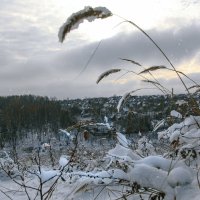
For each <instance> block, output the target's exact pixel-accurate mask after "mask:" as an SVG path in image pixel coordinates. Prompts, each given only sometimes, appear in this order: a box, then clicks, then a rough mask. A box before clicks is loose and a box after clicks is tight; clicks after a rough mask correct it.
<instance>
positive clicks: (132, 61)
mask: <svg viewBox="0 0 200 200" xmlns="http://www.w3.org/2000/svg"><path fill="white" fill-rule="evenodd" d="M120 59H121V60H125V61H128V62H131V63H133V64H135V65H138V66H142V65H141V64H140V63H138V62H136V61H134V60H130V59H126V58H120Z"/></svg>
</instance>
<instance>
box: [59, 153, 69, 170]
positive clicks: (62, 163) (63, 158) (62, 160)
mask: <svg viewBox="0 0 200 200" xmlns="http://www.w3.org/2000/svg"><path fill="white" fill-rule="evenodd" d="M68 163H69V160H68V158H67V157H66V156H64V155H63V156H61V157H60V159H59V166H60V167H61V169H63V168H64V167H65V166H66V165H67V164H68Z"/></svg>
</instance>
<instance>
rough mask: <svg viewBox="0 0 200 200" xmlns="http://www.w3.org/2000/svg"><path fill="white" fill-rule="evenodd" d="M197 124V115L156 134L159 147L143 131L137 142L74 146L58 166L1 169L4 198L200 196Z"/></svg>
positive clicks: (180, 199)
mask: <svg viewBox="0 0 200 200" xmlns="http://www.w3.org/2000/svg"><path fill="white" fill-rule="evenodd" d="M199 124H200V117H198V116H189V117H187V118H186V119H184V120H183V121H182V122H181V123H176V124H173V125H172V126H170V127H169V128H168V129H167V130H164V131H161V132H159V133H158V136H159V137H158V138H159V140H161V141H162V143H160V145H159V140H158V141H157V143H154V142H152V141H151V140H150V138H147V137H146V136H142V134H141V133H140V134H139V139H138V140H136V139H135V141H134V139H133V140H130V138H129V139H127V138H126V136H125V135H123V134H122V133H116V144H115V145H114V147H112V145H110V146H109V145H108V144H109V142H108V143H106V144H107V145H102V144H101V145H100V144H99V143H96V145H95V143H93V144H91V143H90V142H89V141H85V143H82V144H79V145H78V146H77V147H76V146H75V145H72V147H71V149H68V151H65V152H66V154H65V155H61V156H59V157H56V158H55V161H54V163H55V165H54V166H51V164H50V162H49V165H47V163H45V162H44V163H45V165H44V163H43V162H41V163H43V164H40V165H39V162H35V163H34V162H33V163H34V164H33V165H29V167H27V168H26V169H24V168H22V167H21V168H20V170H19V171H15V173H14V175H13V174H12V175H11V177H13V180H10V179H9V177H7V176H5V174H4V175H3V173H2V172H1V176H0V180H1V182H0V199H16V200H21V199H28V195H29V197H30V199H41V197H40V195H41V194H43V199H45V197H46V199H82V200H86V199H91V200H92V199H113V200H114V199H136V200H137V199H152V200H153V199H165V200H174V199H176V200H188V199H193V200H197V199H200V181H199V180H200V176H199V169H200V162H199V161H200V160H199V153H200V148H199V144H200V143H199V138H200V128H199ZM133 141H134V142H135V143H134V145H133ZM163 141H164V142H163ZM164 145H165V148H164ZM73 149H74V150H73ZM161 152H163V153H162V154H161ZM38 155H40V154H38ZM38 155H37V156H38ZM49 155H50V154H48V152H47V153H46V154H45V152H43V153H41V157H40V158H41V160H42V159H45V156H46V157H48V156H49ZM56 155H58V154H56ZM37 156H36V157H35V159H36V160H37V159H39V157H37ZM22 172H23V173H22ZM17 174H18V175H20V176H16V175H17ZM16 182H17V183H18V184H16ZM55 183H56V184H55ZM24 185H25V186H27V187H26V191H25V190H24ZM41 188H42V190H41ZM50 188H51V190H49V189H50ZM37 189H39V190H37ZM46 191H48V192H47V193H46ZM52 191H53V192H52ZM38 192H41V193H38ZM51 192H52V194H51ZM37 193H38V195H37ZM27 194H28V195H27ZM49 194H51V195H49ZM48 195H49V196H48ZM35 196H37V197H36V198H35Z"/></svg>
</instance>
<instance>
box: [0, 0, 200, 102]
mask: <svg viewBox="0 0 200 200" xmlns="http://www.w3.org/2000/svg"><path fill="white" fill-rule="evenodd" d="M84 6H93V7H96V6H105V7H107V8H108V9H110V10H111V11H112V13H114V14H116V15H114V16H113V17H111V18H110V19H105V20H96V21H95V22H92V23H89V22H84V23H83V24H81V26H80V27H79V29H77V30H74V31H71V32H70V33H69V34H68V35H67V37H66V40H65V41H64V43H63V44H61V43H59V42H58V37H57V35H58V30H59V27H60V26H61V25H62V24H63V23H64V22H65V21H66V19H67V17H69V16H70V15H71V14H72V13H74V12H77V11H78V10H80V9H83V8H84ZM117 15H119V16H121V17H124V18H126V19H129V20H132V21H133V22H135V23H136V24H138V25H139V26H141V27H142V28H143V29H144V30H145V31H146V32H147V33H148V34H149V35H150V36H151V37H152V38H154V39H155V41H156V42H157V43H158V44H159V45H160V47H161V48H162V49H163V51H164V52H165V53H166V54H167V55H168V57H169V58H170V60H171V61H172V63H173V64H174V65H175V66H176V67H177V69H179V70H181V71H183V72H184V73H187V74H188V75H189V76H190V77H192V78H193V79H194V80H195V81H197V82H200V78H199V77H200V1H199V0H187V1H186V0H168V1H161V0H140V1H139V0H130V1H129V0H123V1H121V0H119V1H116V0H109V1H106V0H102V1H97V0H85V1H82V0H73V1H69V0H0V95H1V96H5V95H16V94H34V95H42V96H49V97H57V98H58V99H64V98H83V97H98V96H112V95H114V94H116V95H122V94H123V93H125V92H127V91H131V90H135V89H137V88H141V87H151V86H149V85H145V84H144V83H142V82H141V79H139V78H138V77H136V76H134V75H133V74H131V75H126V76H122V77H121V78H120V79H119V77H120V76H121V74H120V73H119V74H116V75H113V76H110V77H107V78H105V79H104V80H103V81H102V82H100V83H99V84H98V85H97V84H96V80H97V78H98V76H99V75H100V74H101V73H103V72H104V71H105V70H108V69H111V68H123V69H131V70H133V71H135V72H139V71H140V70H141V68H139V67H138V66H134V65H130V64H129V63H127V62H124V61H122V60H120V59H119V58H128V59H133V60H135V61H137V62H139V63H141V64H142V65H144V66H146V67H147V66H151V65H166V66H168V67H169V64H168V63H167V62H166V60H165V58H164V57H163V56H162V55H161V54H160V53H159V51H158V50H157V49H156V48H155V47H154V46H153V45H152V43H151V42H150V41H149V40H148V39H147V38H145V36H144V35H143V34H142V33H140V32H139V31H138V30H136V29H135V28H134V27H133V26H131V25H130V24H127V23H126V24H125V23H124V24H122V25H119V26H116V25H117V24H119V23H120V22H121V21H122V19H121V18H120V17H118V16H117ZM101 39H103V40H102V42H101V45H100V46H99V48H98V50H97V52H96V53H95V55H94V57H93V58H92V60H91V62H90V63H89V65H88V67H87V68H86V69H85V70H84V71H83V72H82V73H81V74H80V72H81V70H82V69H83V68H84V66H85V64H86V63H87V61H88V59H89V58H90V56H91V55H92V53H93V51H94V49H95V48H96V47H97V45H98V43H99V41H100V40H101ZM122 74H123V73H122ZM155 76H156V77H157V78H158V79H159V80H160V81H161V83H163V84H165V86H167V87H168V88H169V89H171V88H172V87H173V88H174V89H175V92H177V93H179V92H184V88H183V87H182V85H181V84H180V81H179V80H177V78H176V76H175V74H173V73H169V72H167V71H163V72H162V71H158V72H156V73H155ZM188 84H191V83H189V82H188ZM153 93H157V91H156V90H146V91H141V92H140V93H138V94H153Z"/></svg>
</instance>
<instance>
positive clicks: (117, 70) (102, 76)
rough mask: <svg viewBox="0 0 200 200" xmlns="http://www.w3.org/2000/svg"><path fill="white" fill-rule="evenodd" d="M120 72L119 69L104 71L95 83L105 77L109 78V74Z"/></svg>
mask: <svg viewBox="0 0 200 200" xmlns="http://www.w3.org/2000/svg"><path fill="white" fill-rule="evenodd" d="M119 71H121V69H110V70H107V71H105V72H104V73H102V74H101V75H100V76H99V78H98V79H97V81H96V83H97V84H98V83H99V82H100V81H101V80H102V79H103V78H105V77H106V76H109V75H110V74H113V73H117V72H119Z"/></svg>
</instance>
